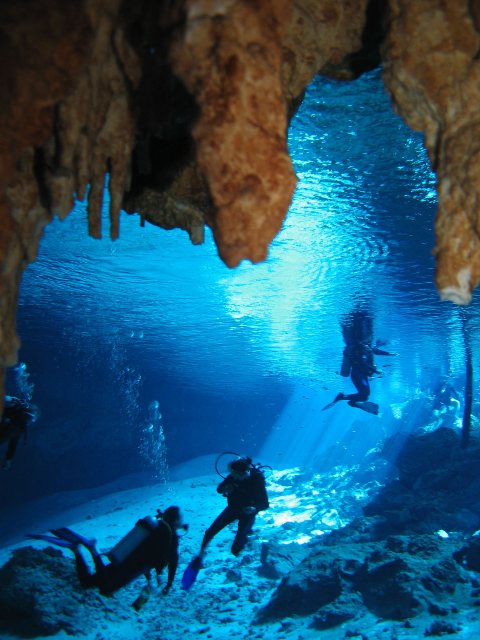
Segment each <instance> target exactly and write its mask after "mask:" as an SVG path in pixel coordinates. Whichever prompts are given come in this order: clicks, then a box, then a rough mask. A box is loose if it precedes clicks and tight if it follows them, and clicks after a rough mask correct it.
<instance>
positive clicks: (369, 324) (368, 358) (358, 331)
mask: <svg viewBox="0 0 480 640" xmlns="http://www.w3.org/2000/svg"><path fill="white" fill-rule="evenodd" d="M342 334H343V338H344V341H345V348H344V350H343V358H342V366H341V369H340V375H342V376H343V377H345V378H348V377H350V379H351V381H352V383H353V385H354V386H355V389H356V390H357V391H356V393H349V394H345V393H342V392H340V393H338V394H337V395H336V396H335V398H334V400H333V402H330V403H329V404H327V405H326V406H325V407H323V410H325V409H328V408H330V407H332V406H333V405H334V404H336V403H337V402H339V401H340V400H346V401H347V404H349V405H350V406H351V407H354V408H357V409H362V410H363V411H367V412H368V413H373V414H374V415H377V414H378V409H379V407H378V404H377V403H375V402H369V398H370V378H371V377H372V376H373V375H374V374H378V375H381V373H382V372H381V371H379V370H378V369H377V368H376V366H375V362H374V358H373V356H374V355H379V356H393V355H396V354H395V353H391V352H389V351H385V350H383V349H380V343H379V342H378V341H377V343H376V344H375V345H372V341H373V320H372V317H371V316H370V315H369V314H368V313H367V312H366V311H364V310H362V309H357V310H356V311H353V312H352V313H351V314H349V315H348V316H347V318H346V320H345V321H344V322H343V323H342Z"/></svg>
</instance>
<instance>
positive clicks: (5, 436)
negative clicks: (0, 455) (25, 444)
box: [0, 396, 39, 469]
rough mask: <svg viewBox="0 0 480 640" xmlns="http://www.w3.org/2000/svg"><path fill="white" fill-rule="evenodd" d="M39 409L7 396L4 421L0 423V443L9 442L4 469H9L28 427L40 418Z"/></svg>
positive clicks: (3, 415) (2, 466)
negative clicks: (19, 442)
mask: <svg viewBox="0 0 480 640" xmlns="http://www.w3.org/2000/svg"><path fill="white" fill-rule="evenodd" d="M38 413H39V412H38V409H37V408H36V407H35V406H34V405H29V404H28V403H27V402H25V401H23V400H20V398H15V397H13V396H5V402H4V408H3V414H2V419H1V421H0V443H4V442H8V446H7V451H6V453H5V458H4V461H3V463H2V465H1V468H2V469H9V468H10V467H11V464H12V460H13V456H14V455H15V451H16V450H17V445H18V441H19V440H20V437H21V436H22V435H23V436H24V437H25V438H26V437H27V427H28V426H29V425H30V424H33V423H34V422H35V421H36V420H37V418H38Z"/></svg>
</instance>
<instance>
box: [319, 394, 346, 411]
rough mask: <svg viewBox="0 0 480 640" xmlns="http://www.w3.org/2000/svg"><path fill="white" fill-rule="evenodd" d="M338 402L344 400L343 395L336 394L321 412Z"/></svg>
mask: <svg viewBox="0 0 480 640" xmlns="http://www.w3.org/2000/svg"><path fill="white" fill-rule="evenodd" d="M339 400H345V396H344V395H343V393H338V394H337V395H336V396H335V398H334V399H333V401H332V402H329V403H328V404H326V405H325V406H324V407H323V409H322V411H325V409H330V408H331V407H333V406H334V405H335V404H336V403H337V402H338V401H339Z"/></svg>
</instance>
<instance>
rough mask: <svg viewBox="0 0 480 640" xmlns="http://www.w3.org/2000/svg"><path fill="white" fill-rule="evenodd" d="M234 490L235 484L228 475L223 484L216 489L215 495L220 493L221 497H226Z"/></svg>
mask: <svg viewBox="0 0 480 640" xmlns="http://www.w3.org/2000/svg"><path fill="white" fill-rule="evenodd" d="M234 489H235V484H234V480H233V478H232V476H230V475H228V476H227V477H226V478H225V480H223V482H221V483H220V484H219V485H218V487H217V493H221V494H222V496H228V495H229V494H230V493H232V491H233V490H234Z"/></svg>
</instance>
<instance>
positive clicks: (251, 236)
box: [0, 0, 480, 401]
mask: <svg viewBox="0 0 480 640" xmlns="http://www.w3.org/2000/svg"><path fill="white" fill-rule="evenodd" d="M476 7H477V5H476V4H475V3H473V2H469V1H468V0H458V2H450V3H445V2H443V1H442V0H418V2H414V3H413V2H408V1H407V0H389V3H388V4H387V3H386V2H384V1H383V0H370V1H367V0H361V1H360V2H353V0H341V1H340V0H296V1H293V0H257V1H254V0H218V1H215V2H214V1H213V0H170V1H169V2H158V0H139V1H138V2H136V3H129V2H126V0H77V2H75V3H66V2H63V1H61V0H22V1H21V2H18V1H16V0H5V1H4V2H3V3H1V5H0V65H1V68H2V73H3V78H2V82H1V83H0V92H1V98H2V109H1V110H0V132H1V133H0V135H1V137H0V232H1V235H0V261H1V263H2V266H3V268H2V271H1V273H0V293H1V298H0V368H1V367H2V366H10V365H12V364H13V363H14V362H15V361H16V352H17V349H18V339H17V337H16V334H15V312H16V300H17V291H18V285H19V282H20V278H21V274H22V271H23V269H24V268H25V266H26V264H28V262H29V261H31V260H33V259H34V258H35V255H36V251H37V246H38V241H39V238H40V236H41V233H42V230H43V228H44V226H45V224H47V223H48V222H49V220H50V219H51V217H52V215H54V214H56V215H59V216H65V215H67V214H68V212H69V211H70V210H71V208H72V202H73V194H76V195H77V196H79V197H82V196H83V195H84V194H85V193H86V189H87V186H89V191H88V211H89V233H90V234H91V235H93V236H94V237H99V236H100V234H101V225H100V210H101V203H102V195H103V187H104V180H105V174H106V173H108V174H109V190H110V196H111V204H110V220H111V227H110V234H111V237H112V238H115V237H117V236H118V233H119V225H118V214H119V210H120V208H121V207H123V208H124V209H125V210H126V211H128V212H130V213H134V212H137V213H140V215H141V218H142V220H147V221H149V222H151V223H153V224H156V225H159V226H162V227H165V228H173V227H180V228H182V229H185V230H186V231H187V232H188V233H189V234H190V237H191V239H192V242H201V241H202V239H203V229H204V224H205V223H206V224H208V225H210V226H211V227H212V229H213V232H214V237H215V240H216V243H217V246H218V251H219V254H220V256H221V257H222V259H223V260H224V261H225V262H226V263H227V264H228V265H229V266H235V265H237V264H238V263H239V262H240V261H241V260H243V259H249V260H251V261H253V262H256V261H259V260H262V259H264V258H265V257H266V255H267V251H268V246H269V244H270V242H271V240H272V239H273V237H274V236H275V235H276V233H277V232H278V230H279V229H280V227H281V224H282V222H283V219H284V217H285V215H286V212H287V209H288V206H289V203H290V200H291V197H292V194H293V191H294V188H295V176H294V173H293V169H292V166H291V162H290V159H289V156H288V153H287V148H286V129H287V123H288V117H289V115H290V114H291V113H292V112H293V111H294V109H295V107H296V106H297V105H298V103H299V101H300V100H301V96H302V94H303V91H304V88H305V86H306V85H307V84H308V83H309V82H310V80H311V79H312V77H313V76H314V75H315V74H316V73H318V72H320V73H323V74H326V75H330V76H333V77H337V78H345V79H348V78H353V77H355V76H356V75H358V74H359V73H362V72H363V71H365V70H366V69H369V68H372V67H373V66H375V65H376V64H378V62H379V60H380V54H381V57H382V61H383V65H384V68H385V78H386V83H387V86H388V87H389V89H390V91H391V92H392V96H393V100H394V103H395V105H396V107H397V108H398V110H399V111H400V113H401V114H402V116H403V117H404V118H405V119H406V120H407V122H408V123H409V124H410V126H412V127H413V128H414V129H417V130H420V131H425V135H426V145H427V147H428V149H429V152H430V158H431V160H432V165H433V167H434V169H435V170H436V171H437V174H438V179H439V212H438V216H437V222H436V233H437V247H436V250H435V251H436V256H437V286H438V288H439V291H440V295H441V296H442V297H443V298H448V299H451V300H454V301H456V302H462V303H465V302H468V301H469V299H470V294H471V291H472V289H473V287H475V286H476V284H477V283H478V281H479V279H480V257H479V256H480V254H479V241H478V229H479V222H478V221H477V211H476V202H477V193H478V189H479V188H480V175H477V174H479V172H480V169H478V168H477V167H478V163H477V162H476V158H477V157H478V154H479V143H477V142H476V140H477V138H478V136H476V135H475V132H476V131H477V129H478V128H479V124H478V117H477V116H476V111H477V108H476V104H477V102H478V100H477V97H478V96H477V93H478V91H479V89H478V87H479V86H480V83H479V82H478V74H479V71H478V60H477V52H478V51H479V49H480V46H479V45H480V39H479V33H478V29H479V24H480V11H479V10H477V9H476ZM382 41H383V46H382V47H381V48H380V44H381V42H382ZM0 382H1V381H0ZM0 386H1V385H0ZM0 401H1V400H0Z"/></svg>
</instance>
